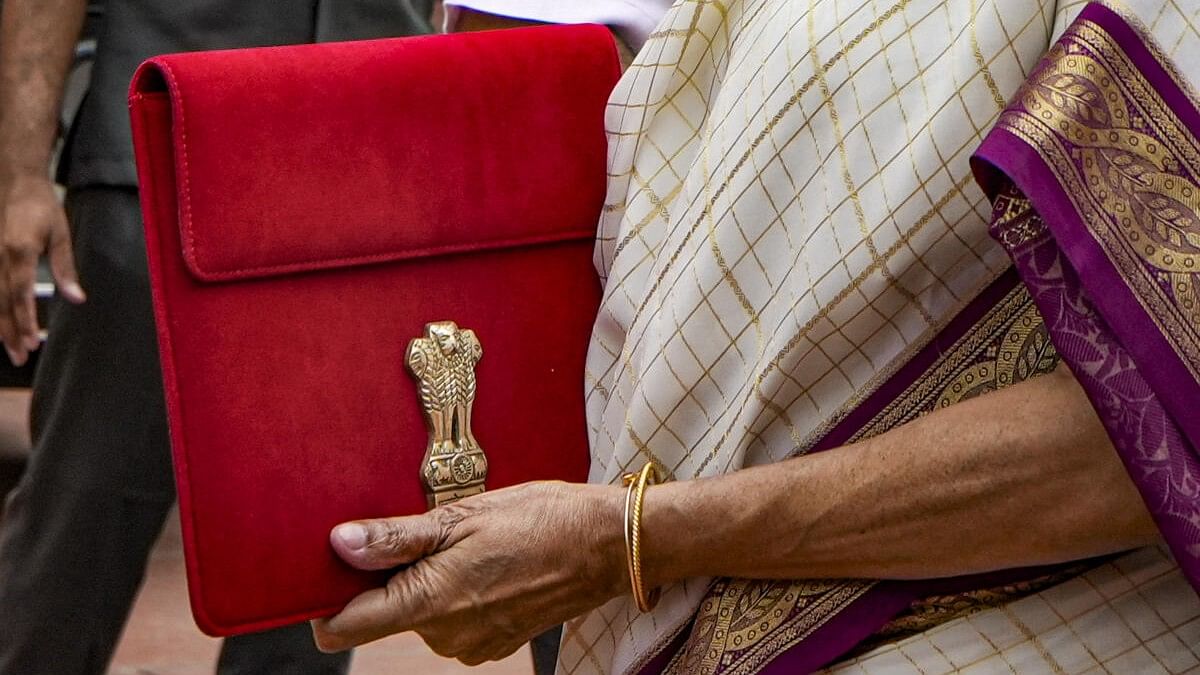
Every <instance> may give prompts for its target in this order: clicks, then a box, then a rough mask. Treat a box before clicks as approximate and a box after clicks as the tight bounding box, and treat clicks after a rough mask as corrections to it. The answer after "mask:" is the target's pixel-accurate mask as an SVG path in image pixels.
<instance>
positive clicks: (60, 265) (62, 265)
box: [49, 220, 87, 305]
mask: <svg viewBox="0 0 1200 675" xmlns="http://www.w3.org/2000/svg"><path fill="white" fill-rule="evenodd" d="M49 257H50V273H51V274H53V275H54V283H55V285H56V286H57V287H58V292H59V294H60V295H62V297H63V298H64V299H66V301H67V302H70V303H74V304H76V305H78V304H79V303H81V302H84V301H85V300H87V294H86V293H84V292H83V287H82V286H80V285H79V274H78V273H77V272H76V271H75V252H74V251H73V250H72V249H71V230H70V228H69V227H68V226H67V221H66V220H62V221H60V222H58V223H57V224H55V226H54V227H53V228H51V230H50V251H49Z"/></svg>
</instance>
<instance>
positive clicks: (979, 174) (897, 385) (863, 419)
mask: <svg viewBox="0 0 1200 675" xmlns="http://www.w3.org/2000/svg"><path fill="white" fill-rule="evenodd" d="M1077 21H1091V22H1093V23H1095V24H1097V25H1099V26H1100V27H1101V28H1102V29H1103V30H1104V31H1106V32H1107V33H1108V34H1109V36H1110V37H1112V38H1113V39H1114V40H1116V41H1117V42H1119V43H1120V45H1121V46H1122V48H1123V49H1124V50H1126V54H1127V56H1128V57H1129V59H1130V61H1131V62H1132V63H1133V64H1134V65H1135V66H1136V67H1137V68H1138V69H1139V70H1140V72H1141V73H1142V74H1143V75H1144V76H1145V77H1146V78H1147V79H1148V80H1149V81H1150V83H1151V84H1152V85H1153V86H1154V87H1156V89H1157V91H1158V92H1159V93H1160V95H1162V97H1163V99H1164V100H1165V102H1166V103H1167V104H1168V105H1170V106H1171V107H1172V108H1173V109H1174V110H1175V112H1176V114H1177V115H1179V117H1180V119H1181V120H1182V121H1183V122H1184V123H1185V124H1186V125H1187V127H1188V128H1189V129H1190V130H1191V131H1192V133H1197V131H1198V130H1200V110H1197V108H1196V104H1195V103H1194V102H1193V100H1192V99H1191V98H1190V97H1189V96H1188V95H1187V93H1186V92H1184V91H1183V90H1181V89H1180V88H1179V87H1178V86H1177V85H1176V79H1175V77H1174V76H1173V73H1171V72H1169V71H1168V70H1167V69H1166V68H1164V66H1163V65H1162V63H1161V62H1160V60H1159V58H1158V57H1157V56H1156V55H1155V54H1154V53H1153V52H1152V51H1151V50H1150V48H1148V47H1147V46H1146V43H1145V40H1146V38H1145V36H1144V35H1142V34H1140V33H1139V32H1138V30H1136V29H1135V28H1134V27H1133V26H1131V25H1130V24H1129V23H1127V20H1126V19H1125V18H1124V17H1122V16H1121V15H1119V14H1118V13H1116V12H1114V11H1113V10H1111V9H1109V8H1107V7H1104V6H1102V5H1099V4H1091V5H1089V6H1088V7H1085V8H1084V10H1083V11H1082V12H1081V14H1080V16H1079V19H1077ZM1018 100H1019V99H1018ZM972 163H973V168H974V170H975V174H976V178H977V180H978V182H979V184H980V185H981V187H983V189H984V191H985V192H987V193H988V196H989V197H992V198H995V197H996V195H997V194H998V193H999V192H1000V191H1001V190H1002V189H1003V188H1004V187H1005V184H1006V183H1007V182H1008V181H1009V180H1011V181H1012V183H1014V184H1015V185H1016V186H1017V187H1018V188H1019V189H1020V190H1021V191H1022V193H1024V194H1025V195H1026V196H1028V197H1029V198H1030V199H1031V200H1032V201H1033V202H1034V204H1035V206H1036V208H1037V210H1038V212H1039V213H1040V214H1041V215H1042V216H1043V218H1044V220H1045V222H1046V223H1047V224H1048V225H1050V227H1051V230H1052V231H1053V232H1054V235H1055V238H1056V239H1057V240H1058V243H1060V244H1061V245H1062V247H1063V252H1064V254H1065V256H1066V258H1067V259H1069V261H1070V263H1071V264H1072V265H1073V266H1074V269H1075V271H1077V272H1078V273H1079V276H1080V277H1081V278H1082V279H1083V282H1082V283H1083V285H1084V287H1085V291H1086V294H1087V295H1088V296H1089V298H1091V299H1093V300H1094V301H1095V302H1097V304H1098V305H1101V307H1100V309H1101V313H1102V314H1103V315H1104V316H1105V317H1113V316H1116V317H1120V321H1119V322H1116V323H1117V324H1119V325H1113V323H1114V322H1111V321H1110V322H1109V324H1110V326H1112V330H1113V332H1114V333H1117V334H1118V335H1119V339H1120V342H1121V343H1122V344H1123V345H1124V346H1126V347H1128V349H1129V351H1130V352H1131V353H1132V355H1133V356H1134V358H1135V360H1137V361H1139V362H1143V363H1146V362H1149V363H1152V364H1161V363H1162V362H1163V359H1164V358H1170V359H1171V360H1172V362H1173V363H1175V364H1176V365H1177V366H1179V367H1177V368H1169V367H1153V368H1151V369H1147V370H1146V371H1144V374H1145V375H1146V379H1147V380H1152V382H1153V385H1154V389H1155V390H1156V391H1163V392H1170V393H1171V395H1172V399H1171V406H1170V407H1169V408H1168V410H1169V411H1170V414H1171V415H1173V416H1174V419H1175V420H1177V421H1179V422H1180V423H1181V425H1182V424H1187V425H1188V427H1189V428H1188V429H1186V433H1187V436H1188V437H1189V438H1191V439H1193V442H1194V441H1195V440H1196V439H1200V415H1189V414H1188V411H1187V409H1186V405H1185V402H1186V401H1188V400H1191V401H1196V400H1200V382H1197V380H1196V379H1195V378H1191V377H1189V376H1187V372H1188V369H1187V367H1186V365H1185V364H1184V363H1183V362H1182V361H1181V360H1180V359H1179V357H1178V355H1176V354H1175V352H1174V350H1173V349H1171V348H1170V345H1169V343H1168V342H1167V340H1166V338H1165V337H1164V336H1163V335H1162V334H1161V332H1160V330H1159V328H1158V326H1157V325H1156V324H1155V323H1154V322H1153V320H1152V319H1151V318H1150V317H1149V316H1147V314H1146V310H1145V309H1144V308H1143V307H1142V305H1141V303H1140V302H1139V301H1138V299H1137V297H1136V296H1135V295H1134V294H1133V293H1132V291H1131V290H1130V289H1129V288H1128V287H1127V286H1126V285H1125V284H1123V283H1122V282H1121V281H1120V275H1119V273H1118V271H1117V269H1116V268H1115V266H1114V265H1113V263H1112V262H1111V261H1110V260H1109V259H1108V257H1107V255H1105V253H1104V252H1103V250H1101V249H1100V247H1099V245H1098V243H1097V242H1096V241H1095V240H1094V239H1093V238H1092V236H1091V235H1090V233H1089V231H1088V228H1087V224H1086V223H1085V222H1084V221H1083V219H1082V218H1081V216H1080V214H1079V213H1078V212H1077V211H1076V210H1075V208H1074V206H1073V203H1072V200H1071V199H1070V196H1069V195H1068V194H1067V193H1066V192H1065V191H1064V189H1063V188H1062V186H1061V184H1060V182H1059V180H1058V179H1057V178H1056V177H1055V175H1054V173H1053V172H1052V171H1051V170H1050V168H1049V167H1048V166H1047V165H1046V163H1045V161H1044V160H1043V158H1042V157H1041V156H1040V155H1039V154H1038V153H1037V152H1036V150H1035V149H1034V148H1032V147H1031V146H1030V145H1028V144H1027V143H1026V142H1025V141H1023V140H1021V139H1020V138H1018V137H1017V136H1015V135H1014V134H1012V133H1009V132H1007V131H1005V130H1003V129H994V130H993V131H992V132H991V133H990V134H989V135H988V136H987V138H986V139H985V141H984V143H983V145H982V146H981V147H980V149H979V150H978V151H977V153H976V155H975V157H974V158H973V160H972ZM1018 266H1020V264H1019V265H1018ZM1022 272H1024V269H1022ZM1021 282H1022V279H1021V278H1020V277H1019V276H1018V273H1017V270H1016V269H1012V270H1009V271H1007V272H1005V273H1004V274H1003V275H1001V276H1000V277H999V278H998V279H996V280H995V281H994V282H993V283H992V284H990V285H989V286H988V287H987V288H986V289H985V290H984V291H983V292H982V293H981V294H980V295H979V296H978V297H977V298H976V299H974V300H973V301H972V302H971V303H970V304H969V305H968V306H967V307H966V308H965V309H964V310H963V311H961V312H960V313H959V314H958V316H956V317H955V318H954V319H953V320H952V321H951V322H950V324H948V325H947V326H946V328H945V329H943V330H942V331H941V332H939V334H938V335H937V336H936V337H935V338H934V339H933V340H932V341H931V342H930V344H928V345H926V346H925V347H924V348H923V349H921V350H920V351H919V352H918V353H917V354H916V355H914V356H913V357H912V358H911V359H910V360H909V361H908V362H907V363H906V364H905V365H904V366H903V367H901V368H900V370H899V371H897V373H896V374H895V375H894V376H892V377H891V378H888V380H887V381H886V382H885V383H884V384H883V385H882V386H881V387H880V388H879V389H878V390H876V391H875V392H873V393H872V394H871V395H869V396H868V397H867V399H866V400H865V401H864V402H863V403H862V404H860V405H859V406H857V407H856V408H855V409H854V410H853V411H851V412H850V413H849V414H848V415H847V416H846V417H845V418H843V419H842V420H841V421H839V422H838V423H837V424H836V425H835V426H834V427H833V428H832V429H831V430H830V431H829V432H828V433H827V434H826V435H825V436H824V437H823V438H822V439H821V440H820V441H819V442H818V443H817V444H815V445H814V446H813V448H812V450H811V451H814V452H815V451H822V450H827V449H831V448H834V447H837V446H840V445H842V444H844V443H845V442H846V441H848V440H849V439H850V438H852V437H853V436H854V435H855V433H856V432H858V431H859V430H861V429H862V428H864V427H865V426H866V425H867V424H869V423H870V422H871V421H872V420H873V419H875V417H876V416H877V415H878V414H879V413H880V412H881V411H882V410H883V409H885V408H886V407H887V406H888V405H889V404H891V403H892V402H893V401H894V400H896V399H897V397H899V396H900V395H901V394H903V393H904V392H905V391H906V390H908V389H909V387H911V386H912V384H913V383H915V382H916V381H917V380H919V379H920V378H921V376H922V375H924V374H925V373H926V372H927V371H928V370H929V368H931V367H932V366H933V365H934V364H936V363H937V361H938V360H939V358H940V357H941V356H943V355H944V354H945V353H946V352H947V351H949V350H950V348H951V347H952V346H953V345H954V344H955V343H956V342H957V341H958V340H959V339H961V338H962V337H963V336H964V335H965V334H966V333H967V332H968V331H969V330H970V329H971V328H972V327H973V326H974V325H975V324H976V323H977V322H978V321H979V320H980V319H981V318H982V317H983V316H985V315H986V314H987V313H988V311H989V310H990V309H992V308H993V307H994V306H995V305H996V303H997V302H998V301H999V300H1000V299H1001V298H1003V297H1004V296H1005V295H1006V294H1007V293H1009V292H1010V291H1011V290H1012V289H1013V288H1015V287H1017V286H1018V285H1019V284H1020V283H1021ZM1037 290H1038V289H1036V288H1031V291H1037ZM1038 305H1039V307H1042V302H1041V301H1039V302H1038ZM1047 319H1049V317H1047ZM1061 351H1062V350H1061V349H1060V352H1061ZM1139 372H1142V371H1139ZM1152 374H1153V375H1152ZM1084 379H1086V378H1081V381H1083V380H1084ZM1085 384H1086V383H1085ZM1085 388H1088V387H1087V386H1085ZM1089 395H1093V396H1094V395H1095V391H1094V390H1090V391H1089ZM1164 403H1166V401H1164ZM1181 411H1182V414H1181ZM1127 461H1128V460H1127ZM1135 478H1136V477H1135ZM1160 526H1161V527H1163V532H1164V534H1165V535H1166V536H1167V537H1168V539H1171V538H1172V537H1174V538H1176V539H1177V540H1178V539H1179V537H1178V536H1177V535H1180V534H1182V530H1183V529H1184V528H1183V527H1182V526H1181V525H1179V524H1178V523H1169V522H1166V521H1160ZM1061 569H1063V567H1062V566H1047V567H1040V568H1026V569H1013V570H1001V571H996V572H991V573H985V574H978V575H972V576H966V577H955V578H948V579H932V580H922V581H880V582H878V583H876V584H875V585H874V586H873V587H872V588H871V589H870V590H869V591H868V592H867V593H865V594H864V595H863V596H862V597H860V598H858V599H857V600H854V601H853V602H852V603H851V604H850V605H848V606H847V607H846V608H845V609H843V610H842V611H840V612H838V613H836V614H835V615H834V616H832V617H831V618H829V619H828V621H826V622H825V623H824V624H823V625H821V626H820V627H818V628H816V629H815V630H813V631H812V632H811V633H809V634H808V635H807V636H805V637H804V638H803V639H802V640H801V641H800V642H799V643H797V644H795V645H794V646H792V647H789V648H787V649H785V650H784V651H783V652H782V653H780V654H778V655H776V656H775V657H774V658H773V659H772V660H771V661H770V662H769V663H767V664H766V665H765V666H763V667H762V668H761V669H760V670H759V671H758V672H759V673H761V674H762V675H785V674H786V675H790V674H792V673H805V672H811V671H813V670H816V669H819V668H821V667H824V666H827V665H829V664H830V663H832V662H834V661H835V660H836V659H838V658H839V657H841V656H843V655H844V654H846V653H847V652H849V651H850V650H852V649H853V648H854V647H855V646H856V645H858V644H859V643H860V642H862V640H864V639H866V638H868V637H870V636H871V635H872V634H874V633H875V632H876V631H877V630H878V629H879V628H880V627H881V626H883V625H884V624H886V623H887V622H888V621H889V620H890V619H891V618H892V617H894V616H895V615H896V614H897V613H899V612H900V611H902V610H903V609H905V608H906V607H907V606H909V605H910V604H911V603H912V602H914V601H916V600H918V599H920V598H923V597H928V596H932V595H939V594H955V593H960V592H965V591H970V590H974V589H978V588H989V587H996V586H1001V585H1005V584H1009V583H1015V582H1019V581H1024V580H1027V579H1030V578H1033V577H1037V576H1040V575H1042V574H1047V573H1051V572H1054V571H1056V570H1061ZM688 633H689V629H688V628H686V627H685V628H684V630H683V631H682V632H681V633H680V634H679V635H678V636H676V637H675V638H674V639H673V640H672V641H671V642H670V643H668V644H667V645H665V646H664V647H663V648H662V650H661V651H660V652H659V653H658V654H657V655H655V656H654V657H653V658H651V660H650V661H648V662H647V663H646V665H645V667H643V668H642V669H641V670H640V671H639V672H640V675H657V674H658V673H661V672H663V671H664V670H665V669H666V668H667V666H668V665H669V664H670V662H671V661H672V659H673V657H674V656H675V654H676V653H677V652H678V651H679V650H680V649H682V648H683V647H684V645H685V644H686V641H687V636H688Z"/></svg>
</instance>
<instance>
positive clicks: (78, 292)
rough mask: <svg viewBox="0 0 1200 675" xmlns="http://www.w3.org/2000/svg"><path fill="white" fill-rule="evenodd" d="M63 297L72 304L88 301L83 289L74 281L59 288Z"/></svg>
mask: <svg viewBox="0 0 1200 675" xmlns="http://www.w3.org/2000/svg"><path fill="white" fill-rule="evenodd" d="M59 290H60V291H62V294H63V297H65V298H66V299H67V300H70V301H71V302H83V301H84V300H87V295H85V294H84V292H83V287H82V286H80V285H79V284H77V283H75V282H74V281H68V282H66V283H64V284H63V285H62V286H60V287H59Z"/></svg>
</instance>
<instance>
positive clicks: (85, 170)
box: [59, 0, 432, 187]
mask: <svg viewBox="0 0 1200 675" xmlns="http://www.w3.org/2000/svg"><path fill="white" fill-rule="evenodd" d="M431 3H432V0H106V1H105V2H104V3H103V5H104V14H103V18H102V19H101V25H100V27H99V31H98V34H97V45H96V60H95V63H94V65H93V68H92V79H91V85H90V88H89V91H88V94H87V96H86V98H85V99H84V101H83V105H82V106H81V108H80V110H79V115H78V117H77V118H76V122H75V124H74V125H73V128H72V130H71V134H70V137H69V140H68V145H67V150H66V152H65V153H64V159H65V162H64V164H63V165H62V166H61V167H60V173H59V175H60V177H61V178H62V179H63V180H64V182H65V183H66V184H68V185H70V186H72V187H80V186H83V185H124V186H134V185H136V184H137V177H136V174H135V171H134V165H133V145H132V140H131V138H130V132H129V108H128V103H127V96H128V89H129V80H130V78H131V77H132V76H133V71H134V70H135V69H136V68H137V66H138V64H139V63H141V62H142V61H143V60H145V59H146V58H148V57H150V56H154V55H156V54H165V53H170V52H182V51H195V50H201V49H231V48H237V47H255V46H265V45H285V44H299V43H305V42H332V41H337V40H358V39H368V38H376V37H391V36H400V35H412V34H416V33H424V32H428V31H429V23H428V21H427V20H426V17H428V16H429V9H430V5H431ZM237 122H238V121H237V119H230V120H229V123H230V124H237Z"/></svg>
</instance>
